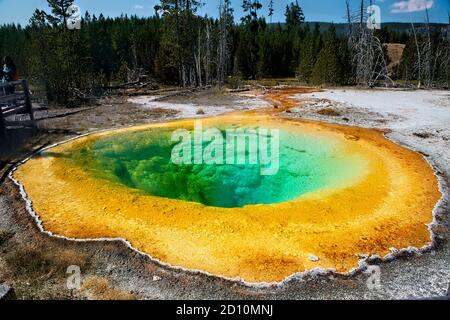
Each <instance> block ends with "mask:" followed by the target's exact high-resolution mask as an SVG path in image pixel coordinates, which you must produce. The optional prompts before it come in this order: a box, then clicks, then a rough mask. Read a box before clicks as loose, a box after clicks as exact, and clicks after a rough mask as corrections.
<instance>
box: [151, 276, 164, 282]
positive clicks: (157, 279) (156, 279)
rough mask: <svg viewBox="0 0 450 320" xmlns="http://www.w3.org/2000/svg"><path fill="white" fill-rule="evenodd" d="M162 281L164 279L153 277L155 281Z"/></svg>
mask: <svg viewBox="0 0 450 320" xmlns="http://www.w3.org/2000/svg"><path fill="white" fill-rule="evenodd" d="M161 279H162V278H161V277H158V276H153V281H159V280H161Z"/></svg>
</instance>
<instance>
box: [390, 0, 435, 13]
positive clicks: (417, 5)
mask: <svg viewBox="0 0 450 320" xmlns="http://www.w3.org/2000/svg"><path fill="white" fill-rule="evenodd" d="M433 5H434V0H404V1H397V2H394V4H393V5H392V7H391V12H392V13H408V12H419V11H424V10H425V9H431V8H432V7H433Z"/></svg>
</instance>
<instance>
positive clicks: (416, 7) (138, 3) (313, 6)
mask: <svg viewBox="0 0 450 320" xmlns="http://www.w3.org/2000/svg"><path fill="white" fill-rule="evenodd" d="M291 1H292V0H274V2H275V15H274V17H273V21H274V22H277V21H284V11H285V7H286V5H287V4H288V3H290V2H291ZM294 1H295V0H294ZM350 1H351V3H352V5H353V7H354V8H356V7H357V6H358V3H359V0H350ZM373 1H374V2H375V4H377V5H379V6H380V7H381V12H382V21H383V22H391V21H400V22H411V20H412V21H415V22H422V21H424V19H425V18H424V16H425V11H424V8H425V7H426V6H427V7H428V8H429V13H430V18H431V20H432V21H433V22H448V15H447V13H448V12H449V11H450V0H373ZM203 2H204V3H205V5H204V6H203V7H202V9H201V10H200V12H199V14H201V15H204V14H208V15H210V16H216V15H217V11H218V9H217V8H218V3H219V0H203ZM367 2H368V1H367ZM157 3H159V1H158V0H75V4H77V5H78V6H80V7H81V10H82V11H83V12H84V11H86V10H88V11H89V12H90V13H93V14H96V15H98V14H100V13H103V14H104V15H105V16H112V17H114V16H119V15H120V14H121V13H124V14H136V15H139V16H149V15H153V14H154V10H153V7H154V6H155V4H157ZM261 3H262V4H263V6H264V7H263V9H262V11H261V13H260V14H261V15H266V14H267V4H268V3H269V0H261ZM299 3H300V5H301V6H302V7H303V11H304V13H305V16H306V19H307V20H308V21H329V22H343V21H344V15H345V0H299ZM232 4H233V7H234V8H235V11H236V13H235V16H236V18H237V19H238V18H240V16H241V14H242V13H241V8H240V5H241V4H242V0H232ZM36 8H39V9H44V10H47V4H46V0H0V24H3V23H21V24H22V25H24V24H27V23H28V19H29V18H30V17H31V15H32V14H33V12H34V10H35V9H36Z"/></svg>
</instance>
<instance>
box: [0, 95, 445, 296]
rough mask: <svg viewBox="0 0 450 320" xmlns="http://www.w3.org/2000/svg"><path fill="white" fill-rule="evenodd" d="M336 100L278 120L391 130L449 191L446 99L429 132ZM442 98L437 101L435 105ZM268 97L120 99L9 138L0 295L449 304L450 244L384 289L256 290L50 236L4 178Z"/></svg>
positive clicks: (390, 275) (405, 263) (316, 282)
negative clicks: (57, 147)
mask: <svg viewBox="0 0 450 320" xmlns="http://www.w3.org/2000/svg"><path fill="white" fill-rule="evenodd" d="M341 91H342V90H341ZM347 91H348V89H347ZM289 92H290V91H289ZM302 92H303V91H302ZM304 92H311V89H308V90H304ZM334 93H335V92H334V91H328V92H325V93H318V94H317V96H316V93H309V94H308V95H305V96H304V95H294V94H292V95H293V96H292V97H290V98H289V102H290V103H291V104H294V105H295V104H298V106H299V107H298V108H295V107H294V108H292V109H289V110H286V111H282V112H281V113H280V115H281V116H286V117H303V118H308V119H315V120H321V121H329V122H336V123H342V124H345V125H357V126H364V127H377V128H385V129H386V130H388V131H389V133H387V137H388V138H389V139H392V140H395V141H397V142H399V143H401V144H404V145H406V146H408V147H411V148H414V149H416V150H418V151H420V152H422V153H423V154H424V155H426V156H427V158H428V160H429V161H430V162H431V163H433V165H435V166H436V168H437V169H438V170H440V172H441V177H442V180H441V182H442V185H443V187H444V184H445V183H447V184H448V183H449V181H448V178H445V177H450V161H449V159H450V145H449V140H448V139H449V138H450V129H449V126H448V125H445V124H446V122H445V119H448V116H449V113H450V103H447V102H448V101H449V100H445V99H446V97H447V98H448V96H445V95H444V96H443V97H442V99H441V97H440V96H439V99H438V100H439V101H440V102H439V106H438V107H436V108H437V110H436V109H433V110H431V109H430V110H428V112H430V114H431V111H432V113H433V114H434V113H436V112H439V113H438V116H436V117H434V118H435V119H438V120H436V121H434V122H433V121H431V122H430V123H428V122H427V123H426V124H425V125H424V124H423V121H422V119H421V117H422V116H421V117H416V118H415V119H413V118H414V116H411V114H414V112H410V113H408V112H406V111H407V110H405V107H408V105H406V106H405V105H403V104H400V105H401V106H402V108H395V106H398V105H399V104H395V103H392V104H391V106H393V107H392V108H385V109H383V108H379V107H377V106H376V105H372V106H371V105H368V104H367V105H364V106H360V105H355V104H353V103H352V102H355V97H347V96H346V95H345V94H342V92H341V95H338V96H339V99H337V100H333V97H334V95H333V94H334ZM357 93H358V95H361V94H362V96H358V99H363V100H370V97H371V94H370V93H366V94H368V95H366V96H365V95H364V93H361V92H357ZM385 93H386V92H384V94H385ZM377 94H378V93H377ZM427 94H428V93H427ZM440 94H441V93H439V94H438V93H431V95H432V97H434V96H435V95H440ZM442 94H444V93H442ZM313 95H315V96H313ZM394 95H395V94H394ZM262 98H264V97H263V91H262V90H261V91H255V92H253V91H250V92H245V93H240V94H229V93H223V92H218V91H205V92H196V93H190V94H188V95H174V96H169V97H162V96H143V97H142V96H141V97H132V98H125V97H123V98H117V97H116V98H110V99H106V100H104V101H102V102H101V103H100V104H99V105H96V106H91V107H84V108H79V109H47V110H45V109H43V110H41V111H38V112H37V118H38V119H39V126H40V129H41V130H40V133H39V134H38V135H34V136H32V135H31V133H29V132H27V131H24V130H15V131H10V137H9V141H13V142H14V143H9V145H8V144H5V143H3V145H2V147H1V148H2V149H1V152H0V161H1V163H0V170H1V171H0V176H2V180H1V181H0V183H1V185H0V286H3V288H7V287H12V288H14V292H15V295H16V297H17V298H19V299H72V298H76V299H94V298H97V299H332V298H336V299H380V298H426V297H434V296H444V295H446V293H447V289H448V287H449V279H450V245H449V242H448V241H447V240H446V239H442V241H439V245H438V246H437V247H435V248H433V249H430V250H429V251H428V252H423V253H420V254H419V253H416V254H405V255H404V256H403V257H400V258H398V259H395V260H393V261H390V262H383V263H380V271H381V286H376V287H375V288H373V287H371V286H368V285H367V283H368V280H369V277H370V275H369V274H365V273H362V272H361V273H358V274H355V275H352V276H340V275H330V274H320V273H319V272H317V273H311V274H309V275H307V276H304V277H292V278H291V279H289V280H287V281H285V283H283V284H281V285H273V286H259V287H254V286H248V285H245V284H243V283H238V282H231V281H227V280H223V279H219V278H216V277H212V276H206V275H204V274H197V273H191V272H186V271H182V270H175V269H171V268H167V267H164V266H161V265H159V264H157V263H155V262H154V261H152V260H150V259H149V258H147V257H144V256H141V255H139V254H137V253H135V252H133V251H131V250H130V249H128V248H127V247H126V245H124V244H123V243H121V242H91V243H87V242H86V243H80V242H77V243H75V242H69V241H65V240H61V239H56V238H52V237H49V236H47V235H44V234H42V233H41V232H39V230H38V228H37V227H36V225H35V222H34V220H33V219H32V218H31V216H30V215H29V214H28V212H27V211H26V208H25V204H24V203H23V201H22V199H21V196H20V194H19V192H18V190H17V187H16V186H15V185H14V184H13V183H12V182H11V181H10V180H9V179H8V178H7V175H6V173H7V170H8V168H10V167H11V166H12V165H13V164H14V163H15V162H16V161H19V160H21V159H23V158H25V157H26V156H28V155H29V154H30V152H32V151H33V150H36V149H38V148H40V147H42V146H46V145H48V144H51V143H55V142H58V141H63V140H65V139H68V138H71V137H74V136H77V135H79V134H83V133H87V132H92V131H96V130H100V129H106V128H115V127H123V126H129V125H135V124H144V123H151V122H159V121H168V120H171V119H177V118H185V117H202V116H208V115H215V114H219V113H223V112H228V111H235V110H246V109H254V108H262V107H263V108H264V107H271V105H272V104H274V103H273V101H274V100H273V99H267V100H268V101H271V103H270V104H269V103H268V102H266V101H265V100H263V99H262ZM391 98H392V97H391ZM392 99H393V98H392ZM413 100H417V99H413ZM277 101H279V100H277ZM357 101H359V100H357ZM392 102H394V101H393V100H392ZM409 103H411V101H409ZM430 104H431V105H432V106H435V105H436V103H434V102H431V103H430ZM290 106H292V105H290ZM300 106H302V107H300ZM276 107H277V108H278V107H279V106H278V105H276ZM410 111H412V110H410ZM426 113H427V112H425V115H426ZM420 114H422V115H424V114H423V113H420ZM408 117H409V118H408ZM411 119H413V120H414V121H412V120H411ZM408 121H409V122H408ZM427 121H428V120H427ZM405 123H406V125H405ZM447 124H448V123H447ZM18 145H19V146H20V147H17V146H18ZM37 175H38V173H37ZM445 196H446V198H445V200H446V201H444V202H443V203H442V204H441V206H440V207H439V209H438V210H439V214H440V215H439V217H441V219H442V220H446V219H448V216H449V208H448V192H447V191H446V190H445ZM441 222H442V223H441V224H442V225H445V224H446V223H448V221H441ZM442 228H445V227H442ZM446 232H447V234H448V230H447V229H446ZM71 265H75V266H79V267H80V270H81V280H82V281H81V287H80V288H79V289H68V287H67V280H68V279H70V277H69V276H70V274H68V273H67V268H68V267H69V266H71ZM370 288H371V289H370ZM0 292H2V290H0Z"/></svg>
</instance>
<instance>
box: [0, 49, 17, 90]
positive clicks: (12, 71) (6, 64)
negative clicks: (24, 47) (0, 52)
mask: <svg viewBox="0 0 450 320" xmlns="http://www.w3.org/2000/svg"><path fill="white" fill-rule="evenodd" d="M2 71H3V72H2V73H3V76H2V82H11V81H16V80H17V79H18V76H17V68H16V65H15V64H14V61H13V60H12V59H11V57H9V56H6V57H4V58H3V70H2ZM13 93H14V86H8V87H7V89H6V94H13Z"/></svg>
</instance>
